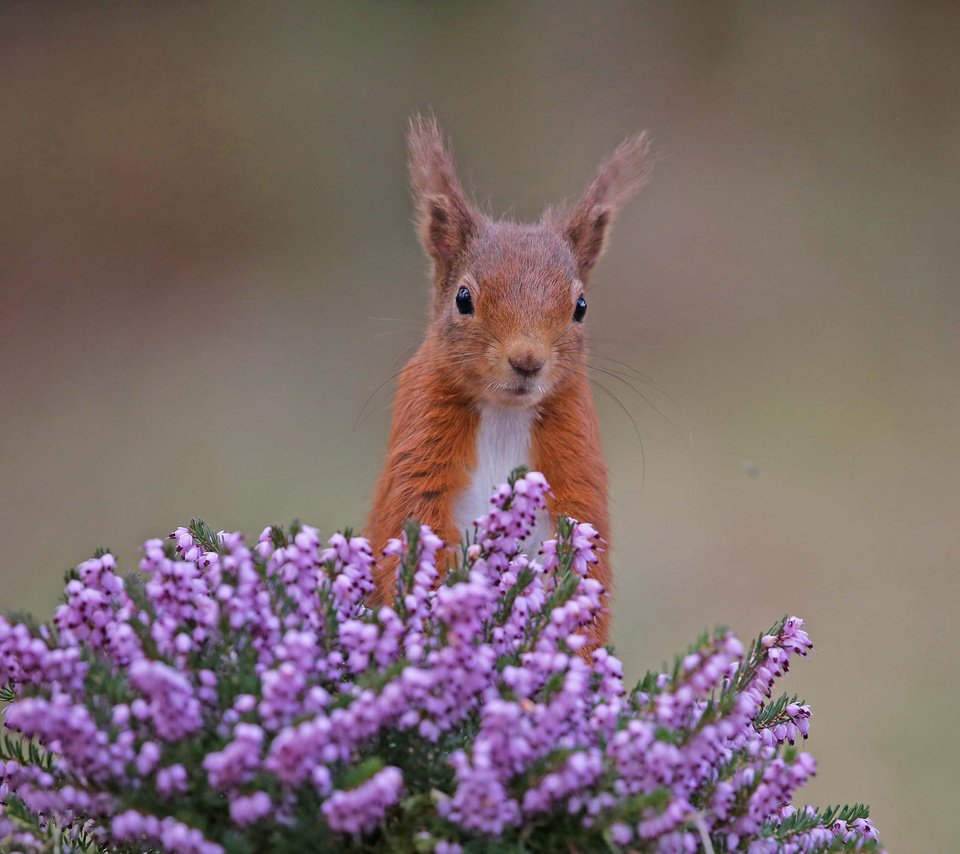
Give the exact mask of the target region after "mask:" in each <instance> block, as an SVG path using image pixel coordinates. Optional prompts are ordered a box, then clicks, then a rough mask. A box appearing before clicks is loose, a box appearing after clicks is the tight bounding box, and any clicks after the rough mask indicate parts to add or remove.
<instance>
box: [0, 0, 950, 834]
mask: <svg viewBox="0 0 960 854" xmlns="http://www.w3.org/2000/svg"><path fill="white" fill-rule="evenodd" d="M958 25H960V7H958V6H957V5H956V4H942V5H937V4H933V3H925V4H911V3H905V2H904V3H899V4H897V3H883V2H871V3H843V4H826V3H824V4H818V3H813V4H756V3H738V4H725V3H671V4H666V3H661V4H646V3H632V4H616V3H600V4H587V3H581V4H577V3H558V2H550V3H532V4H530V3H523V4H520V3H485V4H467V3H445V4H429V3H392V4H389V3H352V4H346V5H336V6H335V5H329V4H318V3H305V4H299V5H297V4H289V3H284V4H267V3H262V4H253V5H246V4H241V3H231V4H226V5H213V4H207V3H163V4H158V3H149V4H139V3H130V2H128V3H103V4H92V3H91V4H64V5H62V6H57V5H51V4H32V3H24V4H20V5H18V4H15V3H9V2H8V3H5V4H3V6H2V8H0V195H2V198H3V204H2V206H0V541H2V543H3V559H2V564H0V607H2V608H4V609H6V608H10V607H13V606H17V607H26V608H29V609H30V610H32V611H34V612H37V613H39V614H42V615H49V614H50V613H51V611H52V609H53V607H54V605H55V603H56V601H57V597H58V593H59V589H60V586H61V577H62V571H63V570H64V569H65V568H66V567H68V566H70V565H72V564H74V563H76V562H77V561H78V560H80V559H82V558H84V557H86V556H87V555H89V553H90V552H91V551H92V550H93V549H94V548H95V547H97V546H100V545H109V546H111V547H112V548H113V549H114V550H115V551H116V553H117V554H118V555H119V556H120V557H121V558H122V559H123V561H125V563H126V565H127V566H128V567H130V568H132V567H133V566H134V565H135V561H136V555H137V546H138V544H139V543H140V542H141V541H142V540H144V539H145V538H147V537H148V536H154V535H159V534H164V533H166V532H168V531H170V530H171V529H172V528H173V527H175V526H176V525H178V524H180V523H182V522H184V521H186V520H188V519H189V518H190V517H191V516H193V515H200V516H203V517H204V518H206V519H207V520H208V521H209V522H210V523H211V524H213V525H214V526H215V527H226V528H231V529H241V530H245V531H248V532H257V531H259V530H260V529H261V528H262V526H263V525H265V524H266V523H268V522H272V521H283V522H286V521H289V520H290V519H292V518H294V517H299V518H301V519H303V520H305V521H310V522H313V523H316V524H318V525H320V526H322V528H323V529H324V530H325V531H329V530H330V529H331V528H332V527H334V526H342V525H345V524H351V523H352V524H357V523H359V522H360V521H361V520H362V519H363V518H364V515H365V512H366V508H367V504H368V501H369V498H370V494H371V491H372V487H373V484H374V482H375V479H376V477H377V474H378V468H379V464H380V460H381V457H382V453H383V449H384V446H385V442H386V432H387V425H388V418H389V403H390V391H391V389H392V384H391V383H390V382H389V381H388V380H389V378H390V377H391V376H392V375H393V374H394V372H395V371H397V370H398V368H399V366H400V364H402V360H403V356H404V354H405V353H407V352H409V349H410V348H411V347H413V346H414V345H415V344H416V343H417V342H418V340H419V336H420V334H421V331H422V328H423V319H424V316H425V310H426V304H427V293H428V285H427V277H426V269H427V265H426V262H425V259H424V258H423V256H422V254H421V252H420V249H419V247H418V245H417V243H416V240H415V237H414V234H413V231H412V228H411V226H410V214H411V210H410V204H409V201H408V198H407V191H406V176H405V172H404V156H405V155H404V142H403V133H404V126H405V121H406V119H407V117H408V116H409V115H410V114H411V113H412V112H413V111H415V110H429V109H433V110H434V111H435V112H436V113H437V115H438V117H439V118H440V119H441V121H442V123H443V124H444V125H445V127H446V129H447V130H448V132H449V133H450V135H451V136H452V138H453V140H454V144H455V148H456V151H457V154H458V159H459V163H460V165H461V171H462V172H463V174H464V178H465V182H466V184H467V186H468V187H475V188H476V192H477V196H478V198H479V200H480V201H481V202H483V203H484V204H487V205H488V206H489V207H490V208H491V209H492V210H494V211H497V212H505V213H508V214H510V215H512V216H516V217H534V216H536V215H538V213H539V211H540V210H541V208H542V207H543V206H544V205H545V204H546V203H548V202H552V201H558V200H561V199H564V198H570V197H573V196H576V194H577V193H578V192H579V191H580V189H581V188H582V187H583V185H584V184H585V183H586V181H587V180H588V179H589V178H590V177H591V175H592V172H593V170H594V168H595V167H596V165H597V163H598V161H599V159H600V158H601V156H602V155H603V154H605V153H606V152H607V151H609V150H610V149H611V148H612V147H613V146H614V145H615V144H616V143H617V142H619V141H620V140H621V139H622V138H623V137H624V136H625V135H627V134H628V133H631V132H634V131H636V130H639V129H641V128H647V129H649V130H650V131H651V133H652V134H653V136H654V137H655V140H656V144H657V148H658V150H659V152H660V157H659V160H658V163H657V166H656V174H655V179H654V181H653V183H652V184H651V185H650V187H649V188H648V190H646V191H645V193H644V194H643V195H642V197H641V198H640V199H639V200H637V201H636V202H635V203H634V204H633V205H632V206H631V207H630V208H629V209H628V210H627V211H626V213H625V214H624V215H623V216H622V217H621V219H620V220H619V221H618V223H617V227H616V229H615V233H614V237H613V243H612V248H611V250H610V251H609V253H608V255H607V257H606V258H605V260H604V261H603V262H602V264H601V266H600V267H599V269H598V271H597V274H596V276H595V280H594V288H593V289H592V291H591V295H590V316H589V318H588V324H589V327H590V330H591V332H592V334H593V336H594V343H595V349H596V350H597V351H598V352H600V353H602V354H604V355H605V356H608V357H610V358H613V359H618V360H622V361H623V362H625V363H628V364H629V365H632V366H633V367H635V368H636V369H637V370H640V371H643V372H645V373H650V374H652V375H655V376H656V378H657V380H658V381H659V383H660V385H661V386H662V388H663V389H664V390H665V391H666V392H667V393H668V394H669V397H666V396H665V395H664V394H662V393H661V392H660V391H658V389H656V388H654V387H652V386H650V385H645V386H640V390H641V391H642V392H643V393H644V394H645V395H646V397H648V398H649V400H650V402H651V403H652V404H654V405H655V406H656V407H657V408H658V409H659V410H661V411H662V413H663V415H662V416H661V415H660V414H658V412H657V411H656V410H655V409H654V408H653V407H652V406H651V405H649V404H648V403H647V402H645V401H644V399H643V398H642V397H640V396H639V395H638V394H637V393H635V392H634V391H633V390H631V389H630V388H629V387H627V386H626V385H625V384H623V383H621V382H620V381H619V380H617V379H615V378H613V377H611V376H607V375H603V374H597V379H599V380H600V381H602V382H603V383H604V385H607V386H608V387H609V389H610V391H611V392H613V393H615V394H616V395H617V397H618V398H619V399H620V401H622V403H623V405H624V406H625V407H626V408H627V409H629V411H630V413H631V414H632V416H633V418H635V419H636V421H637V423H638V425H639V427H640V429H641V431H642V435H643V449H644V452H645V458H646V461H645V464H644V462H643V459H642V455H641V448H640V443H639V441H638V438H637V435H636V433H635V432H634V429H633V426H632V425H631V423H630V421H629V419H628V418H627V417H626V416H625V415H624V413H623V412H622V411H621V409H620V408H619V406H618V405H617V403H615V402H614V401H613V400H612V399H611V398H609V397H608V396H607V395H606V394H603V393H600V394H599V396H598V398H597V406H598V409H599V411H600V414H601V419H602V423H603V430H604V439H605V444H606V450H607V456H608V460H609V464H610V469H611V475H612V511H613V525H614V529H613V530H614V549H615V551H614V565H615V571H616V577H617V582H618V593H617V597H616V600H615V617H614V636H615V642H616V645H617V647H618V650H619V652H620V654H621V655H622V657H623V659H624V661H625V663H626V666H627V669H628V674H629V675H630V676H631V677H635V676H636V675H638V674H639V673H640V672H642V670H643V669H645V668H646V667H647V666H656V665H658V664H660V663H661V662H662V661H663V660H665V659H666V658H667V657H668V656H671V655H672V654H673V653H674V652H675V651H677V650H678V649H679V648H680V647H681V646H683V645H684V644H686V643H687V641H689V640H690V639H692V637H693V636H694V635H695V634H696V633H697V632H698V631H700V630H701V629H703V628H704V627H708V626H711V625H713V624H715V623H717V622H723V623H726V624H729V625H731V626H732V627H733V628H734V629H735V630H737V632H739V633H740V634H741V636H749V635H751V634H753V633H754V632H756V631H758V630H760V629H763V628H766V627H767V626H768V625H769V624H770V623H771V622H772V621H773V620H774V619H775V618H777V617H778V616H780V615H781V614H783V613H786V612H790V613H796V614H799V615H801V616H803V617H805V618H806V619H807V621H808V624H809V629H810V632H811V634H812V636H813V638H814V641H815V642H816V644H817V648H818V654H817V655H816V656H815V657H814V658H812V659H811V660H808V661H805V662H803V663H802V664H801V665H799V666H798V668H797V669H796V671H795V672H794V674H793V675H792V677H791V679H790V680H789V682H788V686H787V687H789V688H790V689H791V690H796V691H798V692H800V693H801V694H802V695H803V696H805V697H806V698H807V700H808V701H809V702H811V703H812V704H813V709H814V718H813V727H812V732H813V735H812V737H811V742H810V748H811V750H812V752H813V753H814V754H815V755H816V757H817V758H818V760H819V763H820V765H819V775H818V777H817V780H816V781H815V783H814V785H813V786H812V787H811V788H810V790H809V791H808V792H805V793H804V795H805V796H807V797H809V798H810V799H812V800H814V801H818V802H822V803H826V802H835V801H843V800H854V799H859V800H864V801H867V802H869V803H871V804H872V805H873V808H874V818H875V820H876V822H877V824H878V826H879V827H880V828H881V831H882V833H883V836H884V838H885V840H886V841H887V844H888V845H889V847H890V848H891V849H892V850H899V851H930V852H932V851H947V850H952V849H953V848H954V845H955V843H953V838H954V836H955V834H954V833H953V832H948V830H947V824H948V821H947V819H948V817H949V816H950V815H952V809H953V808H954V804H955V801H956V798H957V795H958V790H960V787H958V785H957V782H956V770H955V769H956V767H957V765H958V760H960V751H958V747H957V741H956V739H955V738H954V737H953V736H952V733H951V732H950V730H949V729H948V725H949V724H951V723H952V720H953V713H952V712H951V711H950V710H955V709H956V708H957V705H958V703H960V687H958V678H957V677H958V672H957V670H958V668H957V665H956V663H955V660H956V653H955V649H956V646H957V644H958V642H960V621H958V619H957V605H958V602H960V597H958V593H960V590H958V581H957V562H958V561H957V556H958V553H960V550H958V546H960V533H958V532H960V526H958V504H960V501H958V483H960V456H958V454H957V439H958V429H957V428H958V419H960V381H958V368H960V342H958V331H960V289H958V285H957V280H956V272H955V271H956V268H957V262H958V260H960V259H958V254H960V249H958V245H960V241H958V238H957V223H958V214H960V210H958V207H960V205H958V199H960V186H958V184H960V181H958V175H960V171H958V167H960V148H958V142H957V141H958V138H960V111H958V109H957V92H958V84H960V62H958V54H957V43H958V41H957V40H958V35H960V27H958ZM384 381H388V382H387V384H386V386H384V387H383V388H382V389H381V390H380V391H378V392H376V393H375V394H374V395H373V399H372V401H371V402H370V405H369V406H368V407H367V408H366V411H365V412H364V413H363V415H362V417H361V410H362V409H363V407H364V402H365V401H366V400H367V399H368V397H369V396H370V395H371V393H373V392H375V390H376V389H377V388H378V386H380V385H381V383H384ZM689 436H692V446H691V444H690V443H689V442H688V437H689Z"/></svg>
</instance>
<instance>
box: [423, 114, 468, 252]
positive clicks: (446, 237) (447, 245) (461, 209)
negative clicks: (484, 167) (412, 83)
mask: <svg viewBox="0 0 960 854" xmlns="http://www.w3.org/2000/svg"><path fill="white" fill-rule="evenodd" d="M407 141H408V144H409V149H410V184H411V186H412V188H413V199H414V203H415V204H416V206H417V218H418V224H419V231H420V240H421V242H422V243H423V246H424V248H425V249H426V250H427V252H428V253H429V254H430V257H431V258H433V260H434V261H435V262H436V263H437V264H438V265H439V266H440V267H441V268H448V267H450V266H451V265H453V264H454V263H455V262H456V260H457V259H458V258H459V256H460V255H461V253H462V252H463V250H464V249H465V248H466V245H467V242H468V241H469V240H470V238H471V237H472V236H473V235H474V234H475V233H476V231H477V224H478V221H479V215H478V214H477V213H476V211H474V209H473V207H472V206H471V205H470V203H469V202H468V201H467V198H466V196H465V195H464V192H463V189H462V187H461V186H460V180H459V179H458V178H457V173H456V170H455V169H454V165H453V155H452V154H451V153H450V151H449V149H448V148H447V146H446V145H445V144H444V140H443V134H442V133H441V131H440V128H439V127H438V126H437V122H436V120H435V119H433V118H429V119H426V118H424V117H423V116H414V117H413V118H412V119H411V120H410V132H409V134H408V137H407Z"/></svg>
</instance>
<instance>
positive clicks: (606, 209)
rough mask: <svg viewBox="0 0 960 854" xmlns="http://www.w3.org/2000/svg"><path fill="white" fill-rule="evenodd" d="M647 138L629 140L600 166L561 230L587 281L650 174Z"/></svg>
mask: <svg viewBox="0 0 960 854" xmlns="http://www.w3.org/2000/svg"><path fill="white" fill-rule="evenodd" d="M651 165H652V164H651V157H650V137H649V136H647V134H646V132H644V133H641V134H638V135H637V136H633V137H630V138H629V139H627V140H625V141H624V142H622V143H621V144H620V146H619V147H618V148H617V150H616V151H614V152H613V154H611V155H610V157H609V158H607V160H605V161H604V162H603V164H602V165H601V166H600V169H599V170H598V171H597V175H596V177H595V178H594V179H593V181H592V182H591V183H590V186H589V187H587V189H586V192H584V194H583V196H582V198H581V199H580V201H579V202H577V206H576V207H575V208H574V210H573V213H572V214H570V216H569V217H568V218H567V220H566V222H565V223H563V225H562V226H561V227H562V228H563V232H564V235H565V237H566V238H567V241H568V242H569V243H570V246H571V248H572V249H573V255H574V258H575V259H576V262H577V267H578V268H579V274H580V278H581V279H586V277H587V275H588V274H589V272H590V270H591V269H592V268H593V265H594V264H596V262H597V259H598V258H599V257H600V254H601V253H602V252H603V250H604V247H605V245H606V239H607V234H608V233H609V230H610V224H611V223H612V222H613V219H614V217H615V216H616V215H617V212H618V211H619V210H620V208H621V207H622V206H623V205H624V204H626V203H627V202H628V201H629V200H630V199H631V198H632V197H633V196H635V195H636V194H637V193H638V192H639V191H640V190H641V189H642V188H643V185H644V184H646V183H647V181H648V180H649V178H650V170H651Z"/></svg>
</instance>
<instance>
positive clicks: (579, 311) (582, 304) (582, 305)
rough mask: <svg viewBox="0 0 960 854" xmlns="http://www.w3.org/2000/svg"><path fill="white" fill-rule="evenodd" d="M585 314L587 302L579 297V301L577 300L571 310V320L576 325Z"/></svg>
mask: <svg viewBox="0 0 960 854" xmlns="http://www.w3.org/2000/svg"><path fill="white" fill-rule="evenodd" d="M586 313H587V301H586V300H585V299H584V298H583V296H581V297H580V299H578V300H577V304H576V305H575V306H574V308H573V319H574V320H575V321H576V322H577V323H579V322H580V321H581V320H583V316H584V315H585V314H586Z"/></svg>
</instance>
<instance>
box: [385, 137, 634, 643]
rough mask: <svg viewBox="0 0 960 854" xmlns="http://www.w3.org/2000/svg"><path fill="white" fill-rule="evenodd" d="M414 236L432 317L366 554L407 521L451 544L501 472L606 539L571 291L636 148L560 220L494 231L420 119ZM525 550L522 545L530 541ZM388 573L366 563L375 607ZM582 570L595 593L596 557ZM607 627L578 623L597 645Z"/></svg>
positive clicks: (601, 472) (398, 406) (578, 296)
mask: <svg viewBox="0 0 960 854" xmlns="http://www.w3.org/2000/svg"><path fill="white" fill-rule="evenodd" d="M410 150H411V175H412V180H413V187H414V193H415V196H416V200H417V202H418V208H419V212H420V225H421V237H422V240H423V242H424V245H425V247H426V249H427V251H428V253H429V254H430V256H431V257H432V258H433V261H434V295H433V312H432V321H431V324H430V326H429V328H428V331H427V335H426V337H425V339H424V342H423V343H422V344H421V346H420V348H419V349H418V351H417V353H416V354H415V355H414V356H413V358H412V359H411V360H410V361H409V362H408V364H407V365H406V367H405V368H404V369H403V371H402V372H401V374H400V378H399V383H398V391H397V397H396V400H395V403H394V412H393V425H392V428H391V432H390V441H389V445H388V450H387V459H386V463H385V466H384V470H383V474H382V475H381V477H380V481H379V483H378V485H377V490H376V495H375V498H374V504H373V509H372V511H371V516H370V520H369V524H368V533H369V534H370V536H371V539H372V541H373V544H374V547H375V548H377V549H380V548H382V547H383V545H384V544H385V543H386V541H387V539H388V538H390V537H395V536H398V534H399V532H400V530H401V528H402V526H403V523H404V522H405V521H406V520H407V519H409V518H415V519H417V520H419V521H421V522H423V523H425V524H428V525H430V526H431V527H432V528H433V529H434V531H435V532H436V533H437V534H438V535H439V536H440V537H441V538H443V539H444V540H445V541H446V542H447V543H451V544H455V543H458V542H459V541H460V538H461V536H462V534H463V532H464V531H465V530H469V529H470V528H472V526H473V521H474V520H475V519H476V518H477V517H479V516H480V515H482V514H483V513H485V512H486V511H487V509H488V506H489V505H488V499H489V496H490V493H491V492H492V489H493V487H494V486H496V485H497V484H499V483H502V482H504V481H505V480H506V478H507V476H508V475H509V474H510V472H511V471H512V470H513V469H514V468H516V467H517V466H520V465H524V466H527V467H528V468H530V469H533V470H538V471H542V472H543V473H544V474H545V475H546V478H547V480H548V481H549V483H550V486H551V490H552V493H553V495H552V498H551V499H550V501H549V503H548V509H549V511H550V514H551V519H544V520H543V521H542V522H541V523H539V524H538V528H537V530H536V531H535V532H534V535H533V536H531V538H530V540H531V543H532V544H534V545H536V544H538V543H539V541H540V540H542V539H543V538H544V537H545V536H549V535H552V533H553V524H552V517H555V516H557V515H567V516H570V517H572V518H575V519H578V520H580V521H584V522H590V523H591V524H593V525H594V526H595V527H596V528H597V530H598V531H599V532H600V535H601V536H602V537H603V538H604V539H605V540H608V541H609V533H610V532H609V525H608V517H607V506H606V505H607V475H606V467H605V464H604V461H603V455H602V452H601V449H600V436H599V428H598V424H597V416H596V412H595V410H594V407H593V401H592V397H591V394H590V388H589V383H588V378H587V373H586V341H585V336H584V332H583V323H582V321H583V317H584V314H585V312H586V302H585V297H584V291H585V287H586V285H585V283H586V280H587V278H588V274H589V272H590V269H591V268H592V267H593V264H594V263H595V261H596V259H597V257H598V256H599V254H600V252H601V251H602V248H603V240H604V237H605V234H606V231H607V229H608V227H609V224H610V221H611V219H612V216H613V214H614V213H615V211H616V209H617V207H618V206H619V204H621V203H622V202H623V201H625V199H626V198H627V197H629V196H630V195H632V194H633V192H635V191H636V189H638V187H639V186H640V184H641V182H642V178H643V174H644V173H643V167H644V157H643V155H644V154H645V151H646V143H645V140H644V139H643V137H638V138H636V139H635V140H631V141H628V142H627V143H625V144H624V145H623V146H621V147H620V148H619V149H618V150H617V152H616V153H615V154H614V155H613V157H612V158H611V159H610V160H608V161H607V162H606V163H605V164H604V165H603V166H602V167H601V169H600V172H599V173H598V175H597V177H596V178H595V179H594V181H593V183H592V184H591V185H590V187H589V188H588V190H587V192H586V194H585V195H584V198H583V199H582V200H581V202H580V204H579V205H578V206H577V208H576V209H575V210H574V212H573V213H572V214H571V215H570V216H569V217H567V218H565V219H564V218H561V217H560V216H559V215H558V214H555V213H550V212H548V214H546V215H545V217H544V219H543V220H542V221H541V222H540V223H537V224H535V225H524V224H517V223H511V222H496V221H492V220H490V219H488V218H487V217H485V216H484V215H482V214H480V213H479V212H477V211H476V210H475V209H474V208H473V207H472V205H470V203H469V202H468V201H467V200H466V198H465V197H464V195H463V192H462V190H461V188H460V184H459V181H458V180H457V177H456V173H455V172H454V169H453V162H452V158H451V157H450V155H449V153H448V151H447V149H446V147H445V146H444V144H443V140H442V137H441V136H440V133H439V130H438V129H437V127H436V125H435V124H434V123H433V122H425V121H422V120H417V121H415V122H414V123H413V125H412V128H411V135H410ZM533 541H536V543H533ZM394 571H395V564H393V563H390V562H382V563H381V564H380V565H379V566H378V568H377V573H376V575H377V577H376V580H377V597H376V598H377V600H378V601H380V602H383V601H387V600H389V598H390V597H391V595H392V591H393V585H394ZM591 575H592V576H593V577H595V578H597V580H599V581H600V582H602V583H603V585H604V587H605V589H607V590H609V589H610V584H611V577H610V568H609V563H608V560H607V557H606V552H604V553H602V554H601V558H600V561H599V562H598V563H597V564H596V565H595V566H594V567H593V568H592V570H591ZM608 622H609V620H608V617H607V616H605V617H604V618H603V619H601V620H600V621H598V622H597V623H596V624H594V625H593V626H591V627H590V628H589V629H588V631H587V634H588V635H589V636H590V640H591V641H592V644H591V645H596V644H599V643H604V642H606V640H607V634H608Z"/></svg>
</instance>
